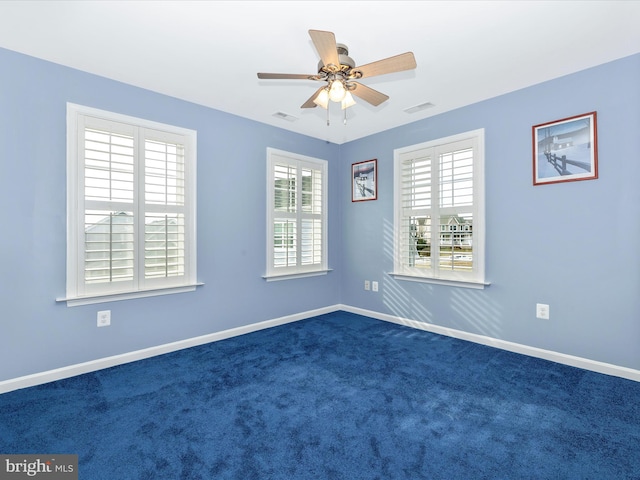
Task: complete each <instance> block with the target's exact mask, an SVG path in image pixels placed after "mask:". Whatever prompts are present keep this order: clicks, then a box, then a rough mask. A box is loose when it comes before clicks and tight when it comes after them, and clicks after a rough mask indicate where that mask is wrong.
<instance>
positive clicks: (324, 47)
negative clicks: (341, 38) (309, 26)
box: [309, 30, 340, 67]
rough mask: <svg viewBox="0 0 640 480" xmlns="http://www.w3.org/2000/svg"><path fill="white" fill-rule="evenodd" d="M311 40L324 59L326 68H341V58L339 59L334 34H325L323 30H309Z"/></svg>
mask: <svg viewBox="0 0 640 480" xmlns="http://www.w3.org/2000/svg"><path fill="white" fill-rule="evenodd" d="M309 35H310V36H311V40H312V41H313V44H314V45H315V47H316V50H317V51H318V54H319V55H320V58H321V59H322V63H324V64H325V66H328V65H335V66H336V67H339V66H340V58H339V57H338V46H337V45H336V36H335V35H334V34H333V33H332V32H324V31H322V30H309Z"/></svg>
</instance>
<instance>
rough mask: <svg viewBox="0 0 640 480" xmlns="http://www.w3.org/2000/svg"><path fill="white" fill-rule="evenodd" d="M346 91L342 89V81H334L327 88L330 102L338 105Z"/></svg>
mask: <svg viewBox="0 0 640 480" xmlns="http://www.w3.org/2000/svg"><path fill="white" fill-rule="evenodd" d="M346 94H347V89H346V88H345V87H344V83H343V80H342V79H340V80H334V81H333V82H331V86H330V87H329V98H330V99H331V101H332V102H336V103H340V102H342V100H344V97H345V95H346Z"/></svg>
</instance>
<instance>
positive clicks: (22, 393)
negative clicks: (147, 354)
mask: <svg viewBox="0 0 640 480" xmlns="http://www.w3.org/2000/svg"><path fill="white" fill-rule="evenodd" d="M639 401H640V383H636V382H632V381H629V380H623V379H619V378H615V377H609V376H605V375H600V374H596V373H592V372H587V371H584V370H580V369H576V368H572V367H567V366H563V365H559V364H555V363H552V362H547V361H544V360H539V359H535V358H530V357H526V356H521V355H517V354H513V353H509V352H505V351H501V350H497V349H493V348H490V347H485V346H482V345H477V344H474V343H469V342H465V341H461V340H455V339H452V338H448V337H444V336H440V335H434V334H431V333H427V332H422V331H418V330H414V329H410V328H408V327H402V326H398V325H394V324H389V323H386V322H381V321H378V320H374V319H370V318H366V317H362V316H359V315H353V314H349V313H344V312H337V313H333V314H328V315H322V316H319V317H316V318H312V319H308V320H304V321H300V322H296V323H292V324H288V325H284V326H280V327H276V328H272V329H268V330H263V331H259V332H255V333H252V334H248V335H244V336H241V337H236V338H233V339H229V340H224V341H220V342H216V343H212V344H208V345H205V346H201V347H195V348H190V349H187V350H182V351H179V352H175V353H171V354H167V355H163V356H160V357H155V358H153V359H149V360H144V361H140V362H135V363H130V364H127V365H122V366H118V367H115V368H110V369H107V370H102V371H99V372H95V373H91V374H86V375H82V376H78V377H75V378H71V379H67V380H62V381H58V382H53V383H49V384H46V385H41V386H38V387H33V388H28V389H23V390H19V391H16V392H11V393H7V394H4V395H0V453H58V454H60V453H74V454H78V455H79V463H80V465H79V474H80V475H79V478H80V479H82V480H93V479H109V480H113V479H242V480H249V479H260V480H262V479H283V480H284V479H287V480H291V479H305V480H307V479H340V480H356V479H366V480H373V479H385V480H386V479H411V480H416V479H429V480H432V479H447V480H452V479H483V478H487V479H499V478H504V479H629V478H640V407H639Z"/></svg>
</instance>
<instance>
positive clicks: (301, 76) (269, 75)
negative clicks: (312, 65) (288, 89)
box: [258, 73, 314, 80]
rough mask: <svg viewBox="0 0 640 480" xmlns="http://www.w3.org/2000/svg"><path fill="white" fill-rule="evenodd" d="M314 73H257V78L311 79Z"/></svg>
mask: <svg viewBox="0 0 640 480" xmlns="http://www.w3.org/2000/svg"><path fill="white" fill-rule="evenodd" d="M313 77H314V75H305V74H297V73H258V78H262V79H267V80H287V79H289V80H313Z"/></svg>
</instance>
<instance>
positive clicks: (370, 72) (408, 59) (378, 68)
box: [352, 52, 416, 77]
mask: <svg viewBox="0 0 640 480" xmlns="http://www.w3.org/2000/svg"><path fill="white" fill-rule="evenodd" d="M414 68H416V59H415V57H414V56H413V53H412V52H407V53H401V54H400V55H396V56H394V57H389V58H385V59H384V60H378V61H377V62H372V63H367V64H366V65H362V66H359V67H354V68H353V69H352V71H359V72H361V73H362V77H373V76H375V75H384V74H386V73H394V72H402V71H403V70H412V69H414Z"/></svg>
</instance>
